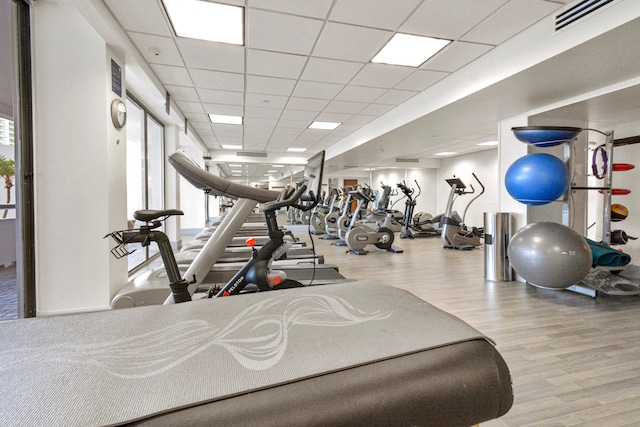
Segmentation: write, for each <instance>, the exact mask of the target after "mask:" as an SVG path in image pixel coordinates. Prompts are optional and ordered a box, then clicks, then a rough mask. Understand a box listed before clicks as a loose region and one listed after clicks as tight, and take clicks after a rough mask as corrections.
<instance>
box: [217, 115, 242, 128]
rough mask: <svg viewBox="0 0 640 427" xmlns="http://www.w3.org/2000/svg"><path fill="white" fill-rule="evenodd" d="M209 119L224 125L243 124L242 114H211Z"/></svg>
mask: <svg viewBox="0 0 640 427" xmlns="http://www.w3.org/2000/svg"><path fill="white" fill-rule="evenodd" d="M209 120H211V123H220V124H223V125H241V124H242V117H241V116H223V115H220V114H209Z"/></svg>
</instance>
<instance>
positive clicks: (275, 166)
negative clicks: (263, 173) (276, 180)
mask: <svg viewBox="0 0 640 427" xmlns="http://www.w3.org/2000/svg"><path fill="white" fill-rule="evenodd" d="M271 167H272V168H283V167H284V165H271Z"/></svg>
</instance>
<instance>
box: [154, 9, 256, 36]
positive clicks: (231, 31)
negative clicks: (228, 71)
mask: <svg viewBox="0 0 640 427" xmlns="http://www.w3.org/2000/svg"><path fill="white" fill-rule="evenodd" d="M163 3H164V6H165V9H166V11H167V15H169V20H170V21H171V24H172V25H173V30H174V31H175V33H176V35H177V36H178V37H187V38H192V39H198V40H208V41H213V42H220V43H230V44H237V45H243V44H244V8H242V7H238V6H230V5H224V4H219V3H212V2H209V1H201V0H163Z"/></svg>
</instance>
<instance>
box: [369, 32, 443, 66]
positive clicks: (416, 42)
mask: <svg viewBox="0 0 640 427" xmlns="http://www.w3.org/2000/svg"><path fill="white" fill-rule="evenodd" d="M449 43H451V40H445V39H434V38H431V37H422V36H414V35H411V34H400V33H397V34H395V35H394V36H393V37H392V38H391V40H389V43H387V44H386V45H385V46H384V47H383V48H382V50H381V51H380V52H378V54H377V55H376V56H375V57H374V58H373V59H372V60H371V62H376V63H381V64H392V65H404V66H408V67H418V66H420V65H421V64H422V63H423V62H425V61H426V60H427V59H429V58H431V57H432V56H433V55H435V54H436V53H438V52H439V51H440V50H441V49H442V48H444V47H445V46H446V45H448V44H449Z"/></svg>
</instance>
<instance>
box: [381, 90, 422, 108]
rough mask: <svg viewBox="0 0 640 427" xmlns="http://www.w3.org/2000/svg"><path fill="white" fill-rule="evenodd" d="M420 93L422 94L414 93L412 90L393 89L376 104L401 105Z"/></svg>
mask: <svg viewBox="0 0 640 427" xmlns="http://www.w3.org/2000/svg"><path fill="white" fill-rule="evenodd" d="M419 93H420V92H417V91H412V90H398V89H391V90H390V91H388V92H386V93H385V94H384V95H382V96H381V97H380V98H378V99H376V103H379V104H393V105H400V104H402V103H403V102H406V101H408V100H409V99H411V98H413V97H414V96H416V95H417V94H419Z"/></svg>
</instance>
